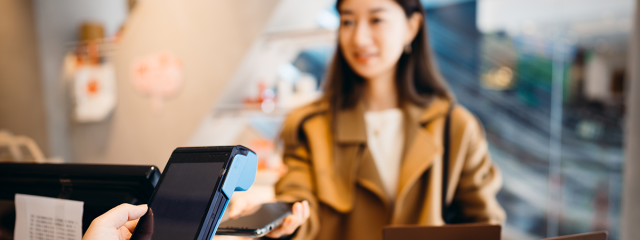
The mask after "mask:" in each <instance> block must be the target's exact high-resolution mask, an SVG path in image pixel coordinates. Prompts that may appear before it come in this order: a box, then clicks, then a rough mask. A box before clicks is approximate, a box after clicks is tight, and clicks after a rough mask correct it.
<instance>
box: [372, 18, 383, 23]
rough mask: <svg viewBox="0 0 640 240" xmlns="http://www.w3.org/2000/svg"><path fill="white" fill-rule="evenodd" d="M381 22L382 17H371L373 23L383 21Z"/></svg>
mask: <svg viewBox="0 0 640 240" xmlns="http://www.w3.org/2000/svg"><path fill="white" fill-rule="evenodd" d="M381 22H382V18H374V19H371V23H381Z"/></svg>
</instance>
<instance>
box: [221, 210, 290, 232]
mask: <svg viewBox="0 0 640 240" xmlns="http://www.w3.org/2000/svg"><path fill="white" fill-rule="evenodd" d="M292 207H293V204H292V203H285V202H274V203H265V204H262V205H261V206H260V208H259V209H258V210H257V211H256V212H255V213H253V214H251V215H247V216H242V217H239V218H234V219H229V220H226V221H224V222H222V223H221V224H220V227H219V228H218V232H216V234H217V235H232V236H244V237H252V238H258V237H262V236H264V235H266V234H267V233H269V232H270V231H271V230H273V229H276V228H277V227H278V226H280V224H282V222H283V221H284V219H285V218H286V217H288V216H289V215H291V208H292Z"/></svg>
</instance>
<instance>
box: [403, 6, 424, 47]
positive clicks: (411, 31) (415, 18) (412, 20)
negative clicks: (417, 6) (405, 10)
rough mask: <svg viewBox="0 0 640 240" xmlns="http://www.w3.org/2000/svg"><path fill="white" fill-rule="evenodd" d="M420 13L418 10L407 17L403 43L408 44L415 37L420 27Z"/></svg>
mask: <svg viewBox="0 0 640 240" xmlns="http://www.w3.org/2000/svg"><path fill="white" fill-rule="evenodd" d="M422 21H423V20H422V14H420V13H419V12H414V13H413V14H411V17H409V18H408V19H407V26H408V28H407V30H408V31H407V36H406V38H405V41H404V44H405V45H408V44H410V43H411V42H413V39H414V38H416V35H418V32H419V31H420V28H421V27H422V24H423V23H422Z"/></svg>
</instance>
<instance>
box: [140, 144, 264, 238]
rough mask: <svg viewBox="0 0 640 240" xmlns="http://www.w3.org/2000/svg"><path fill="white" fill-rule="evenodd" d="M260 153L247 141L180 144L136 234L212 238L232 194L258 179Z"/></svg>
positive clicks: (141, 236) (158, 236)
mask: <svg viewBox="0 0 640 240" xmlns="http://www.w3.org/2000/svg"><path fill="white" fill-rule="evenodd" d="M256 170H257V156H256V154H255V153H254V152H253V151H251V150H250V149H248V148H246V147H243V146H228V147H188V148H177V149H176V150H174V151H173V153H172V154H171V158H170V159H169V162H168V163H167V165H166V167H165V168H164V171H163V173H162V175H161V176H160V180H159V181H158V184H157V185H156V188H155V189H154V192H153V194H152V195H151V199H150V200H149V203H148V206H149V210H148V211H147V213H146V214H145V215H144V216H143V217H142V218H140V220H139V221H138V225H137V227H136V229H135V230H134V232H133V235H132V236H131V239H132V240H165V239H166V240H169V239H196V240H210V239H211V238H212V237H213V235H214V234H215V232H216V229H217V227H218V225H219V220H220V218H221V217H222V213H223V212H224V210H225V208H226V206H227V204H228V203H229V199H230V198H231V195H232V194H233V192H234V191H236V190H246V189H247V188H249V187H250V186H251V185H252V184H253V180H254V179H255V173H256Z"/></svg>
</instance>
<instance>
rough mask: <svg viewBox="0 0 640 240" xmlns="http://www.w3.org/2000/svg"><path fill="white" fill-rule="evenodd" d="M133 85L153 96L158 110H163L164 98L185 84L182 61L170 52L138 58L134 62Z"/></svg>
mask: <svg viewBox="0 0 640 240" xmlns="http://www.w3.org/2000/svg"><path fill="white" fill-rule="evenodd" d="M131 80H132V83H133V87H134V88H135V90H136V91H137V92H138V93H140V94H142V95H144V96H148V97H150V98H151V106H152V108H153V109H154V111H156V112H160V111H162V108H163V105H164V103H163V101H164V99H166V98H168V97H171V96H173V95H175V94H176V93H177V92H178V91H179V90H180V87H181V86H182V84H183V73H182V61H181V60H180V59H178V58H177V57H175V56H173V55H171V54H169V53H159V54H153V55H149V56H145V57H141V58H138V59H136V60H134V61H133V64H132V77H131Z"/></svg>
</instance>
